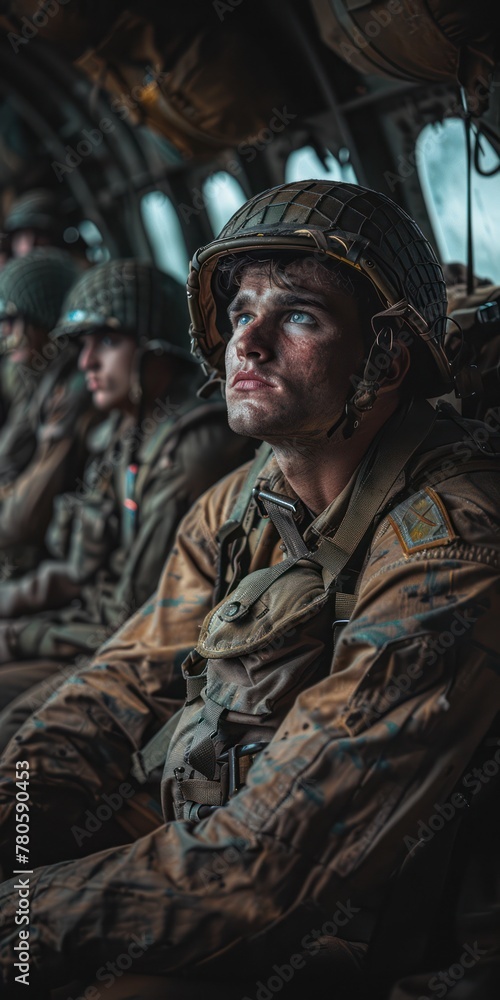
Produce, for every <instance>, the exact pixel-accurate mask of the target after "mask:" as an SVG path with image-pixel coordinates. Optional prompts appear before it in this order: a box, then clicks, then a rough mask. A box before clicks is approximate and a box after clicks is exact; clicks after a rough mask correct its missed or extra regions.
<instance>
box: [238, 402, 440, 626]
mask: <svg viewBox="0 0 500 1000" xmlns="http://www.w3.org/2000/svg"><path fill="white" fill-rule="evenodd" d="M436 417H437V414H436V411H435V410H434V408H433V407H432V406H431V405H430V403H428V402H427V401H426V400H415V401H414V402H413V404H412V405H411V406H410V409H409V410H408V411H407V412H406V413H405V414H404V416H401V414H398V415H397V418H393V419H392V420H391V421H389V424H388V425H386V426H385V427H384V429H383V432H382V436H381V437H380V439H379V441H378V442H377V440H376V441H375V443H374V446H372V447H371V448H370V450H369V452H368V454H367V455H366V457H365V459H364V461H363V463H362V465H361V468H360V471H359V473H358V476H357V479H356V482H355V485H354V489H353V493H352V497H351V500H350V502H349V505H348V507H347V510H346V513H345V515H344V518H343V520H342V521H341V523H340V525H339V527H338V528H337V531H336V533H335V535H334V537H333V538H328V537H327V536H325V535H320V536H319V542H318V544H317V546H316V548H315V549H314V550H312V549H309V548H308V547H307V546H306V544H305V542H304V540H303V539H302V537H301V536H300V533H299V531H298V529H297V526H296V524H294V522H293V513H294V512H293V508H294V506H295V505H294V502H293V501H290V500H289V498H287V497H285V498H283V497H281V496H280V495H279V494H272V493H266V491H260V492H259V493H258V494H257V497H258V500H259V501H260V502H262V503H263V505H264V506H265V507H266V509H267V511H268V514H269V516H270V517H271V519H272V520H273V522H274V523H275V524H276V527H277V528H278V530H280V528H281V530H284V534H286V536H287V537H286V538H283V540H284V541H285V545H287V547H288V548H289V551H291V554H290V555H289V556H288V557H287V558H286V559H284V560H283V561H282V562H281V563H277V564H276V565H275V566H271V567H269V568H268V569H262V570H258V571H257V572H255V573H252V574H251V575H250V576H249V577H248V582H247V585H246V586H245V585H244V582H243V584H240V586H239V593H238V602H234V601H230V602H229V604H228V605H222V607H221V608H220V609H219V615H220V617H221V618H222V619H224V620H227V621H238V620H239V619H240V618H243V617H244V615H246V614H247V613H248V611H249V610H250V608H251V607H252V605H253V604H255V602H256V601H258V600H259V598H260V597H262V594H264V593H265V591H266V590H268V589H269V587H270V586H271V585H272V584H273V583H274V582H275V581H276V580H278V579H279V578H280V577H281V576H283V575H284V574H285V573H287V572H288V570H290V569H291V568H292V566H295V564H296V563H297V562H299V560H300V559H308V560H309V561H311V562H315V563H319V565H320V566H322V567H323V569H324V570H326V573H327V574H328V576H329V577H330V585H331V584H335V581H336V580H337V578H338V577H339V576H340V574H341V573H342V571H343V570H344V569H345V567H346V566H347V563H348V562H349V560H350V559H351V557H352V556H353V554H354V552H355V551H356V549H357V548H358V545H359V544H360V543H361V542H362V540H363V538H364V536H365V534H366V533H367V531H368V530H369V529H370V527H371V526H372V524H373V520H374V518H375V516H376V515H377V514H378V513H379V511H380V510H381V509H383V506H384V502H385V501H386V500H387V499H388V497H389V495H390V494H391V491H392V489H393V487H394V485H395V483H396V481H397V479H398V478H399V476H400V475H401V473H402V472H403V470H404V468H405V466H406V464H407V462H408V461H409V459H410V458H411V456H412V455H413V453H414V452H415V451H416V450H417V449H418V448H419V447H420V446H421V445H422V443H423V441H424V440H425V438H426V437H427V436H428V434H429V433H430V431H431V429H432V427H433V426H434V423H435V420H436ZM396 434H397V440H396V441H395V440H394V437H395V435H396ZM283 501H288V508H289V509H287V508H286V506H285V504H284V502H283ZM277 507H279V508H280V513H279V519H277V520H276V521H275V517H276V508H277ZM282 537H283V535H282ZM236 603H237V604H238V607H236ZM347 603H348V602H347ZM226 616H227V617H226Z"/></svg>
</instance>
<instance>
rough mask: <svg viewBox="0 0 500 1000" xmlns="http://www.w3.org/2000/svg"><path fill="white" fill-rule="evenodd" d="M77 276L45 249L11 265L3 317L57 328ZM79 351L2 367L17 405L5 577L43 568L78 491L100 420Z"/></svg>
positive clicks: (8, 453)
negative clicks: (59, 520) (51, 534)
mask: <svg viewBox="0 0 500 1000" xmlns="http://www.w3.org/2000/svg"><path fill="white" fill-rule="evenodd" d="M76 277H77V272H76V269H75V267H74V265H73V263H72V261H71V260H70V258H68V257H67V256H66V255H65V254H64V253H63V252H62V251H57V250H52V249H50V250H49V249H47V250H46V249H43V250H42V249H39V250H35V251H33V252H32V253H30V254H28V255H27V256H26V257H24V258H23V259H20V260H12V261H9V263H8V264H7V266H6V267H5V268H4V269H3V271H2V272H1V274H0V315H1V316H2V317H12V316H15V315H21V316H24V317H25V318H26V319H28V320H29V321H30V322H33V323H34V324H35V325H38V326H40V327H42V328H44V329H46V330H50V329H52V327H53V326H55V323H56V320H57V318H58V316H59V312H60V308H61V305H62V302H63V298H64V296H65V294H66V293H67V291H68V289H69V288H70V287H71V284H72V283H73V282H74V281H75V280H76ZM76 361H77V351H76V350H75V347H74V345H68V346H66V345H63V344H61V345H60V347H56V346H55V345H54V344H49V345H46V349H45V351H44V353H43V354H41V353H39V355H38V356H37V357H35V358H34V360H33V364H32V366H30V367H28V366H27V365H23V364H19V365H17V364H16V365H15V366H14V364H10V363H9V361H8V359H7V360H5V361H4V364H3V366H2V369H3V372H2V376H3V384H4V385H5V389H6V393H7V397H8V398H10V405H9V408H8V413H7V416H6V420H5V423H4V425H3V427H2V429H1V431H0V550H1V554H2V555H1V558H2V579H3V580H6V579H9V578H11V577H12V576H16V575H17V574H19V573H20V572H23V571H25V570H26V569H28V568H30V567H31V566H33V565H36V563H37V562H38V560H39V559H40V557H41V555H42V554H43V552H44V547H43V538H44V535H45V532H46V529H47V526H48V524H49V521H50V518H51V516H52V511H53V500H54V497H55V496H56V495H57V494H58V493H61V492H64V491H65V490H71V489H74V487H75V484H76V482H77V479H78V477H79V476H81V474H82V472H83V468H84V464H85V461H86V458H87V454H88V452H87V443H86V439H87V434H88V431H89V429H90V428H91V427H92V426H93V425H94V424H95V423H96V422H97V420H98V416H97V413H96V411H95V410H94V408H93V406H92V403H91V398H90V395H89V393H88V391H87V389H86V387H85V382H84V379H83V377H82V375H81V374H80V373H79V372H78V370H77V368H76Z"/></svg>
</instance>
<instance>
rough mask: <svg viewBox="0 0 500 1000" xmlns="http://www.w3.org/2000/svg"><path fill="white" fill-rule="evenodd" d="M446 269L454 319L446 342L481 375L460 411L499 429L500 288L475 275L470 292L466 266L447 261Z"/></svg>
mask: <svg viewBox="0 0 500 1000" xmlns="http://www.w3.org/2000/svg"><path fill="white" fill-rule="evenodd" d="M443 271H444V273H445V278H446V280H447V290H448V315H449V316H450V319H451V320H454V321H455V322H454V323H450V324H449V331H448V336H447V342H448V344H449V347H450V350H453V349H454V350H455V353H456V352H457V351H459V350H460V349H462V352H463V353H464V354H465V355H466V356H467V358H468V360H469V362H470V363H472V364H474V365H475V366H477V371H478V373H479V375H480V377H481V386H480V387H479V385H478V391H477V392H476V393H475V394H474V395H473V396H470V397H467V398H466V399H464V400H462V403H461V406H460V410H461V413H463V415H464V416H466V417H473V418H474V419H476V420H484V421H485V422H486V423H487V424H489V425H490V426H491V427H492V428H494V429H495V430H496V431H498V429H499V428H500V287H499V286H498V285H495V283H494V282H493V281H492V280H491V279H489V278H478V277H474V282H473V284H474V288H473V291H472V292H470V293H469V292H468V290H467V269H466V267H465V265H463V264H462V265H460V264H447V265H445V266H444V267H443ZM457 324H458V325H457ZM485 441H486V439H485ZM485 441H484V442H483V443H485Z"/></svg>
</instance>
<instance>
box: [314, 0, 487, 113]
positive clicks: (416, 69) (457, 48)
mask: <svg viewBox="0 0 500 1000" xmlns="http://www.w3.org/2000/svg"><path fill="white" fill-rule="evenodd" d="M311 2H312V6H313V10H314V13H315V16H316V20H317V22H318V26H319V28H320V32H321V37H322V38H323V41H324V42H326V44H327V45H328V46H329V47H330V48H331V49H333V51H334V52H336V54H337V55H339V56H340V57H341V58H342V59H344V61H345V62H348V63H350V64H351V65H352V66H353V67H354V68H355V69H357V70H359V71H360V72H361V73H375V74H382V75H384V76H390V77H396V78H399V79H405V80H416V81H436V82H442V83H446V82H447V81H449V82H459V83H460V84H461V85H462V86H463V87H464V88H465V91H466V94H467V100H468V106H469V110H470V111H471V112H472V114H475V115H479V114H481V113H482V112H483V111H484V110H485V109H486V108H487V106H488V90H489V84H490V80H491V74H492V71H493V66H494V61H495V57H498V25H499V20H500V10H499V8H498V6H497V5H495V3H494V0H477V3H474V4H471V3H469V2H468V0H460V2H458V3H457V2H455V0H383V2H378V3H372V2H370V0H311Z"/></svg>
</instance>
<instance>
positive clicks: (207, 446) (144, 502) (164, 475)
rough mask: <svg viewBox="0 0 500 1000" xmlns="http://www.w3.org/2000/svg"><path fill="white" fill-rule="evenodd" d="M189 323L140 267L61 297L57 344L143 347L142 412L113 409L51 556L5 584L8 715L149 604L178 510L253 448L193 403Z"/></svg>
mask: <svg viewBox="0 0 500 1000" xmlns="http://www.w3.org/2000/svg"><path fill="white" fill-rule="evenodd" d="M165 317H168V323H166V322H165ZM187 325H188V315H187V309H186V303H185V299H184V295H183V291H182V288H181V286H180V285H178V283H177V282H175V281H174V280H173V279H172V278H170V277H169V276H168V275H165V274H163V273H162V272H160V271H158V270H157V269H155V268H153V267H151V266H150V265H148V264H145V263H142V262H138V261H134V260H124V261H121V260H114V261H110V262H108V263H106V264H103V265H99V266H97V267H95V268H94V269H93V270H92V271H89V272H87V273H86V274H85V275H84V276H82V277H81V278H80V280H79V281H78V282H77V283H76V285H74V287H73V288H72V290H71V292H70V294H69V296H68V297H67V299H66V300H65V303H64V307H63V310H62V313H61V316H60V318H59V321H58V324H57V328H56V330H55V331H54V335H53V336H54V337H55V338H58V337H60V336H63V335H66V336H78V335H79V334H83V333H86V332H92V331H93V330H96V329H97V330H101V331H102V330H103V329H104V330H106V329H107V328H108V327H109V329H110V330H112V331H117V332H118V333H120V332H122V333H124V334H126V335H128V336H131V337H132V338H133V339H134V341H135V342H136V345H137V346H136V348H135V354H134V367H133V370H132V372H131V375H130V381H131V390H132V389H133V390H134V391H135V392H136V394H137V395H138V397H139V398H138V403H137V410H138V412H137V414H136V416H132V415H122V414H120V413H119V412H118V411H115V413H114V415H113V416H112V417H110V419H109V420H108V421H107V422H106V424H102V425H101V426H100V427H99V428H97V431H96V432H95V433H94V435H93V444H94V447H95V448H96V449H97V451H98V453H99V457H98V458H97V459H95V460H93V461H91V462H90V463H89V466H88V467H87V469H86V470H85V475H84V481H82V482H81V483H80V484H79V490H78V492H77V493H76V494H74V495H70V494H66V495H63V496H61V497H60V498H58V503H57V510H58V513H57V517H56V518H55V521H54V523H53V524H52V525H51V526H50V528H49V531H48V533H47V538H46V545H47V548H48V550H49V553H50V555H51V556H52V558H51V559H50V560H46V561H44V562H42V563H41V564H40V565H39V566H38V567H37V568H36V569H35V570H33V571H32V572H31V573H29V574H26V575H25V576H23V577H22V578H20V579H18V580H15V581H12V582H11V583H6V584H5V585H4V587H3V588H2V591H1V594H0V617H1V618H2V619H3V621H2V623H1V625H0V640H1V642H0V663H2V664H3V667H2V669H1V672H0V707H1V708H4V707H5V706H6V705H7V704H9V702H11V701H12V699H13V698H15V697H16V696H17V695H19V694H21V693H22V692H24V691H26V689H27V688H28V687H31V686H32V684H35V683H37V682H38V681H40V680H43V679H44V677H46V676H49V675H51V674H53V673H54V672H55V671H57V670H58V669H59V668H60V667H61V666H62V665H63V664H64V663H67V662H70V663H72V662H73V661H74V659H75V657H78V656H79V657H80V659H85V658H86V657H88V655H89V654H92V653H93V652H94V651H95V650H96V649H97V648H98V647H99V646H100V645H101V644H102V642H103V641H104V639H105V638H106V637H108V636H109V635H110V634H111V633H112V632H114V631H116V629H117V628H118V627H119V626H120V625H121V624H123V622H124V621H125V620H126V619H127V618H128V617H130V615H131V614H132V613H133V612H134V611H135V610H137V608H138V607H139V606H140V605H141V604H143V603H144V601H145V600H146V599H147V598H148V597H149V596H150V594H151V593H152V592H153V591H154V589H155V587H156V585H157V583H158V579H159V576H160V572H161V569H162V567H163V564H164V562H165V559H166V557H167V555H168V552H169V550H170V548H171V545H172V541H173V537H174V533H175V530H176V528H177V525H178V523H179V521H180V520H181V518H182V517H183V515H184V514H185V513H186V511H187V510H188V509H189V507H190V506H191V505H192V503H193V502H194V501H195V499H197V497H198V496H199V495H200V494H201V493H202V492H203V491H204V490H205V489H207V488H208V487H209V486H211V485H212V483H214V482H215V481H216V480H217V479H218V478H220V477H221V476H223V475H225V474H226V473H227V472H229V471H230V470H231V469H233V468H235V467H236V466H237V465H239V464H241V462H242V461H245V460H246V459H247V458H248V457H249V455H250V454H252V453H253V451H254V446H253V445H252V443H251V442H249V440H248V439H247V438H242V437H240V436H238V435H236V434H233V433H232V432H231V431H230V430H229V427H228V425H227V416H226V410H225V406H224V404H223V402H222V400H221V401H220V402H203V400H202V399H200V398H198V397H197V395H196V393H197V389H198V388H199V387H200V384H201V373H200V371H199V366H198V364H197V363H196V362H195V361H194V359H193V357H192V355H191V354H190V352H189V350H188V345H187V343H185V341H186V330H187ZM56 343H57V340H56ZM151 351H155V352H156V353H157V354H158V353H160V352H161V353H162V354H164V355H167V356H168V355H172V356H173V360H171V361H170V362H169V364H170V367H171V371H172V372H173V375H172V383H171V384H169V386H168V389H167V390H166V392H168V396H167V395H166V392H165V393H164V394H162V396H161V398H160V397H159V398H157V399H155V400H154V401H153V400H149V401H148V402H147V407H148V408H147V409H145V410H144V409H143V408H142V403H141V399H142V395H141V393H142V389H141V390H140V391H139V392H138V391H137V389H138V386H140V385H141V379H142V377H143V376H142V370H143V369H142V366H143V364H144V363H145V359H146V358H147V355H148V353H149V352H151ZM176 359H177V360H176ZM173 366H176V367H173ZM167 368H168V366H167ZM166 378H167V375H166ZM145 391H146V388H144V392H145ZM106 435H107V441H106ZM26 616H29V617H26ZM14 660H15V661H17V662H15V663H14V662H12V661H14ZM42 661H43V662H42ZM54 686H55V685H54V680H53V679H51V681H50V690H53V689H54ZM42 693H45V695H46V693H47V691H46V688H45V687H43V688H42ZM34 697H35V695H34V693H33V694H30V696H29V699H28V704H29V705H30V706H31V708H30V711H28V714H31V711H32V710H33V707H34V705H36V704H38V702H37V701H36V700H35V701H34V700H33V699H34ZM42 700H43V698H42ZM16 719H17V716H16ZM14 725H15V728H17V723H14ZM4 726H5V720H4ZM4 726H3V727H2V730H3V732H4ZM3 741H4V736H2V737H0V742H2V745H3Z"/></svg>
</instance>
